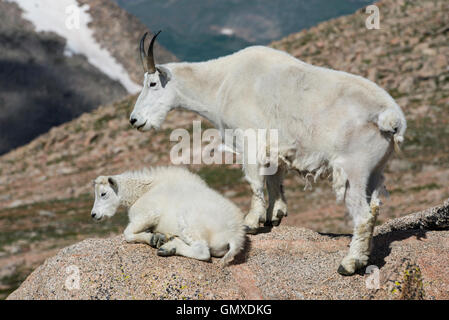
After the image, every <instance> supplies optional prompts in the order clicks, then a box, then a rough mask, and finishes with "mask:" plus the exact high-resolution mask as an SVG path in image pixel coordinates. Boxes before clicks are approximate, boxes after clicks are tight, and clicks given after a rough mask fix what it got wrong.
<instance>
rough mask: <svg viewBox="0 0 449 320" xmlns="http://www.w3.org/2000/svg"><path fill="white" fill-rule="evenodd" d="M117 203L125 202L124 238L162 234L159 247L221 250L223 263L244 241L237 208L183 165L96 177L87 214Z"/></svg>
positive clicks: (202, 256) (97, 214)
mask: <svg viewBox="0 0 449 320" xmlns="http://www.w3.org/2000/svg"><path fill="white" fill-rule="evenodd" d="M102 194H103V196H102ZM120 205H122V206H124V207H126V208H128V215H129V221H130V222H129V225H128V226H127V228H126V230H125V232H124V234H125V238H126V240H127V241H128V242H144V243H148V244H150V243H151V240H152V237H153V235H155V234H163V235H165V236H166V238H167V239H170V241H168V242H167V243H165V244H164V245H162V246H161V247H160V248H159V251H158V252H159V253H161V252H162V253H164V252H165V253H166V254H167V253H169V252H172V254H175V253H176V254H178V255H183V256H187V257H191V258H195V259H199V260H208V259H209V258H210V256H211V255H212V256H218V257H222V256H224V257H223V259H222V262H223V263H224V264H227V263H229V262H230V261H231V260H232V259H233V258H234V256H235V255H236V254H237V253H238V252H239V251H240V250H241V249H242V247H243V242H244V237H245V233H244V228H243V214H242V213H241V211H240V209H239V208H238V207H237V206H235V205H234V204H233V203H232V202H231V201H229V200H228V199H226V198H224V197H223V196H221V195H220V194H219V193H218V192H216V191H214V190H212V189H211V188H209V187H208V186H207V184H206V183H205V182H204V181H203V180H201V178H200V177H198V176H197V175H195V174H193V173H191V172H189V171H188V170H187V169H185V168H181V167H159V168H154V169H151V170H143V171H137V172H136V171H135V172H125V173H122V174H120V175H115V176H110V177H106V176H100V177H98V178H97V179H96V180H95V203H94V206H93V209H92V216H93V217H94V218H95V219H97V220H100V219H101V218H102V217H103V216H109V217H110V216H112V215H114V214H115V212H116V210H117V208H118V207H119V206H120ZM148 230H150V231H151V232H146V231H148Z"/></svg>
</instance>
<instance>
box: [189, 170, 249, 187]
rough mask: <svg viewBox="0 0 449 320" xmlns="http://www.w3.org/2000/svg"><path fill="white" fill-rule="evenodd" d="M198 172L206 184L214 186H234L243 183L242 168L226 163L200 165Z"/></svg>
mask: <svg viewBox="0 0 449 320" xmlns="http://www.w3.org/2000/svg"><path fill="white" fill-rule="evenodd" d="M198 174H199V176H200V177H201V178H203V179H204V180H205V181H206V183H207V184H208V185H210V186H211V187H214V188H223V187H226V186H235V185H237V184H242V183H243V180H242V178H243V172H242V170H241V169H237V168H230V167H229V166H226V165H220V166H207V167H202V168H201V169H200V170H199V171H198Z"/></svg>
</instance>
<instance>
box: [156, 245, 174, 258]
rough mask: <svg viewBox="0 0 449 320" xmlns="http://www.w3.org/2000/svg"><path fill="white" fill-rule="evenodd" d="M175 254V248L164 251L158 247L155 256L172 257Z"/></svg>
mask: <svg viewBox="0 0 449 320" xmlns="http://www.w3.org/2000/svg"><path fill="white" fill-rule="evenodd" d="M175 254H176V248H171V249H165V248H164V247H160V248H159V249H158V250H157V255H158V256H161V257H168V256H173V255H175Z"/></svg>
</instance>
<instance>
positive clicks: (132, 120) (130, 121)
mask: <svg viewBox="0 0 449 320" xmlns="http://www.w3.org/2000/svg"><path fill="white" fill-rule="evenodd" d="M136 121H137V119H136V118H131V119H129V123H131V125H133V124H134V123H136Z"/></svg>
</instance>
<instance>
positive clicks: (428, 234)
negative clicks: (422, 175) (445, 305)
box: [8, 202, 449, 300]
mask: <svg viewBox="0 0 449 320" xmlns="http://www.w3.org/2000/svg"><path fill="white" fill-rule="evenodd" d="M410 227H411V228H410ZM413 227H417V228H413ZM419 227H421V228H419ZM428 227H430V229H435V228H436V229H438V228H441V227H446V228H447V227H449V202H446V203H445V204H444V205H443V206H440V207H438V208H433V209H431V210H427V211H426V212H421V213H416V214H413V215H410V216H407V217H404V218H402V219H396V220H393V221H391V222H390V223H387V224H385V225H384V226H382V228H380V229H378V230H377V232H376V236H375V238H374V253H373V255H372V257H371V262H370V263H371V264H372V266H373V267H372V268H374V266H377V267H378V268H375V269H372V270H374V271H371V272H367V273H365V274H364V273H363V272H362V273H360V274H357V275H355V276H352V277H343V276H341V275H339V274H338V273H337V272H336V269H337V267H338V265H339V263H340V260H341V259H342V258H343V257H344V256H345V254H346V251H347V246H348V244H349V241H350V238H349V237H348V236H343V235H340V236H336V235H333V236H330V235H323V234H318V233H316V232H314V231H311V230H308V229H304V228H298V227H286V226H281V227H279V228H275V229H274V230H272V231H271V232H269V233H262V234H259V235H257V236H250V237H248V239H247V242H246V246H245V250H244V251H243V252H242V253H240V254H239V255H238V256H237V257H236V260H235V261H234V263H233V264H231V265H230V266H229V267H226V268H223V267H221V266H220V264H219V263H218V262H219V261H218V259H215V258H213V259H212V261H211V263H207V262H201V261H198V260H193V259H188V258H185V257H168V258H163V257H159V256H157V255H156V250H155V249H152V248H150V247H149V246H148V245H144V244H128V243H126V242H125V240H124V237H123V236H116V237H112V238H109V239H88V240H84V241H82V242H80V243H77V244H75V245H72V246H70V247H67V248H64V249H62V250H60V251H59V252H58V254H57V255H55V256H54V257H52V258H50V259H48V260H47V261H46V262H45V263H44V264H43V265H42V266H40V267H39V268H37V269H36V271H34V272H33V273H32V274H31V275H30V276H29V277H28V278H27V279H26V281H25V282H24V283H23V284H22V285H21V286H20V288H19V289H17V290H16V291H15V292H14V293H12V294H11V295H10V296H9V297H8V299H181V300H187V299H189V300H190V299H332V300H333V299H417V300H419V299H431V300H433V299H449V279H448V277H446V271H447V265H448V263H449V254H448V252H449V231H447V230H446V231H430V230H429V229H427V228H428ZM370 270H371V269H370Z"/></svg>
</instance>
